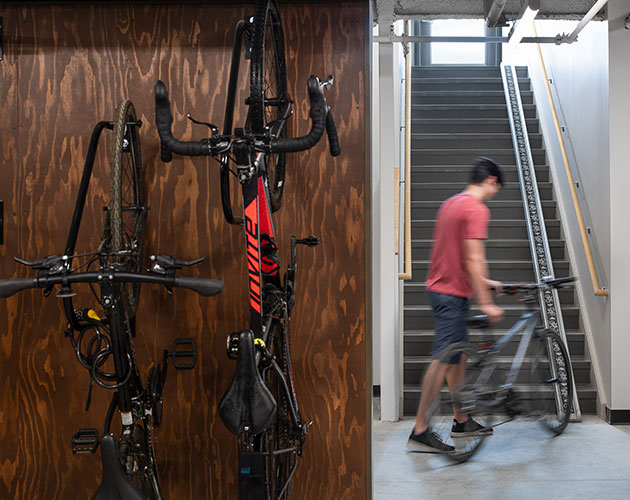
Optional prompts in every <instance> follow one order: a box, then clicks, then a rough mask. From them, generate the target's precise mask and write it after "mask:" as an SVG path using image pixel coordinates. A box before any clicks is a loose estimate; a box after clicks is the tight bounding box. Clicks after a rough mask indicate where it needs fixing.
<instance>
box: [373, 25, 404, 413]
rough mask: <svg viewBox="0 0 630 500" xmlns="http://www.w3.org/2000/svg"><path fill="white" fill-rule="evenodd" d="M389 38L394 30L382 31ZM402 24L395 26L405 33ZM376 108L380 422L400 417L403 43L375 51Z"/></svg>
mask: <svg viewBox="0 0 630 500" xmlns="http://www.w3.org/2000/svg"><path fill="white" fill-rule="evenodd" d="M378 30H379V32H378V34H379V35H388V34H389V26H379V27H378ZM401 32H402V23H401V22H398V23H396V33H397V34H401ZM373 53H374V58H373V75H374V78H373V82H374V83H373V86H372V107H373V108H372V109H373V114H372V116H373V117H374V120H373V129H372V145H373V146H372V155H373V156H372V158H373V161H372V179H373V182H372V200H373V204H372V228H373V236H374V239H373V241H372V266H373V288H372V301H373V302H372V303H373V307H372V311H373V315H372V332H373V383H374V384H375V385H380V387H381V419H382V420H385V421H393V420H398V418H399V415H400V394H401V385H400V384H401V381H400V367H401V358H400V345H401V344H400V342H401V340H400V339H401V335H400V325H399V314H398V310H399V284H398V258H397V256H396V254H395V232H394V220H395V219H394V192H395V189H396V186H395V181H394V169H395V168H397V167H400V100H401V92H400V80H401V77H402V76H403V74H404V73H402V65H401V61H402V49H401V45H400V44H399V43H393V44H392V43H379V44H375V46H374V52H373Z"/></svg>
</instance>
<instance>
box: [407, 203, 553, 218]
mask: <svg viewBox="0 0 630 500" xmlns="http://www.w3.org/2000/svg"><path fill="white" fill-rule="evenodd" d="M441 204H442V201H412V202H411V219H412V220H427V219H433V220H435V216H436V214H437V211H438V209H439V208H440V205H441ZM486 205H488V208H489V209H490V219H491V220H492V219H516V220H518V219H523V218H524V215H523V202H522V201H521V200H513V201H496V200H490V201H489V202H487V203H486ZM541 205H542V209H543V217H544V218H545V220H547V219H555V218H556V202H555V201H544V200H543V201H541Z"/></svg>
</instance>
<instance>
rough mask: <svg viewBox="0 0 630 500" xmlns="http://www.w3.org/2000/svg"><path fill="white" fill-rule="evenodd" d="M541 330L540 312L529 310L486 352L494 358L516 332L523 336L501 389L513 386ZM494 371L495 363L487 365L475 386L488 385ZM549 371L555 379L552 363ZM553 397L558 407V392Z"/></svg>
mask: <svg viewBox="0 0 630 500" xmlns="http://www.w3.org/2000/svg"><path fill="white" fill-rule="evenodd" d="M541 329H542V326H541V323H540V310H538V309H535V308H530V310H529V311H528V312H525V313H523V315H522V316H521V317H520V318H519V319H518V321H517V322H516V323H515V324H514V326H512V328H510V330H508V332H507V333H506V334H505V335H503V336H502V337H501V338H500V339H499V340H498V341H497V342H496V343H495V344H494V345H493V347H492V348H491V350H490V351H489V352H488V354H487V355H488V356H491V357H494V356H496V355H498V354H499V353H500V352H501V351H502V350H503V349H504V347H505V346H506V345H507V344H508V343H509V342H510V340H511V339H512V338H513V337H514V335H516V334H517V333H518V332H520V331H522V332H523V336H522V337H521V340H520V341H519V344H518V348H517V350H516V354H515V355H514V359H513V360H512V364H511V366H510V371H509V372H508V375H507V377H506V379H505V382H504V383H503V384H501V385H500V386H498V387H500V388H501V389H506V388H511V387H513V386H514V383H515V382H516V378H517V377H518V373H519V371H520V370H521V367H522V365H523V361H524V359H525V354H526V353H527V348H528V347H529V344H530V342H531V340H532V338H533V337H534V336H535V335H536V333H537V332H538V331H540V330H541ZM547 348H548V349H549V343H548V341H547ZM495 369H496V364H495V363H492V362H491V363H488V364H487V365H486V366H485V367H484V369H483V370H482V372H481V374H480V375H479V378H478V379H477V380H476V381H475V385H479V386H483V385H485V384H487V383H488V381H489V380H490V378H491V376H492V374H493V373H494V370H495ZM550 369H551V371H552V375H553V377H557V376H558V374H557V373H556V367H555V364H554V363H551V364H550ZM554 397H555V399H556V405H557V406H560V404H561V399H560V394H558V391H557V390H556V391H555V394H554Z"/></svg>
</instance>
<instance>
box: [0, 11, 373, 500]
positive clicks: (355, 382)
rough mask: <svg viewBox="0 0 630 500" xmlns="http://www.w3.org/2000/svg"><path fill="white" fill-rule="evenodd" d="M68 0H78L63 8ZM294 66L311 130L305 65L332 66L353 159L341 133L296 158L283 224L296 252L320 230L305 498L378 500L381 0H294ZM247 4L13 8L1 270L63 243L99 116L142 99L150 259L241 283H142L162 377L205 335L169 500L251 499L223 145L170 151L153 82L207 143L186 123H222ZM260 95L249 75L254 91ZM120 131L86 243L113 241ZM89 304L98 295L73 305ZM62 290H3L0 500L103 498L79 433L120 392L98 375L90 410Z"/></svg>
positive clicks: (103, 169)
mask: <svg viewBox="0 0 630 500" xmlns="http://www.w3.org/2000/svg"><path fill="white" fill-rule="evenodd" d="M66 3H67V2H66ZM280 5H281V7H280V10H281V15H282V17H283V20H284V23H285V42H286V47H287V66H288V80H289V87H290V93H291V96H293V98H294V99H295V116H294V117H293V118H292V126H291V129H290V131H291V133H293V134H304V133H306V131H307V129H308V121H307V120H308V116H307V113H308V105H307V98H306V86H305V82H306V78H307V77H308V75H309V74H316V75H319V76H327V75H328V74H329V73H333V74H334V75H335V78H336V82H335V85H334V86H333V87H332V89H331V91H330V92H328V102H329V103H330V105H331V106H332V108H333V109H334V112H335V115H336V119H337V123H338V127H339V136H340V139H341V142H342V147H343V154H342V156H340V157H339V158H336V159H332V158H331V157H330V156H329V154H328V152H327V147H326V144H325V143H321V144H320V145H318V146H317V147H316V148H314V149H313V150H311V151H309V152H307V153H304V154H299V155H293V156H292V157H291V159H290V161H289V169H288V178H287V187H286V190H285V202H284V206H283V208H282V210H281V211H280V212H279V213H278V214H277V215H278V216H277V218H276V221H275V224H276V229H277V232H278V238H279V246H280V249H281V252H284V253H283V259H282V267H285V266H286V263H287V261H286V255H287V253H288V252H287V250H288V242H289V238H290V236H291V234H296V235H297V236H305V235H307V234H316V235H318V236H320V237H321V239H322V244H321V245H320V246H319V247H317V248H316V249H300V250H299V252H298V257H299V264H300V267H299V272H298V287H299V290H300V293H302V294H303V295H302V296H301V297H300V298H299V299H298V304H297V306H296V308H295V309H294V314H293V317H294V324H293V327H294V328H293V331H292V348H293V355H294V369H295V376H296V386H297V392H298V396H299V400H300V402H301V405H302V412H303V414H304V417H305V419H306V420H308V421H312V422H313V424H312V426H311V427H310V428H309V436H308V440H307V443H306V447H305V451H304V457H303V459H302V462H301V465H300V466H299V468H298V470H297V473H296V476H295V481H294V484H295V485H294V494H295V498H301V499H322V498H325V499H339V498H348V499H363V498H366V497H367V496H368V495H369V484H370V477H369V474H370V465H369V462H370V455H369V443H368V440H369V436H370V430H369V429H370V421H369V413H368V411H367V406H368V404H367V398H368V389H369V385H370V382H369V379H368V377H369V375H368V374H369V370H368V367H367V362H366V359H367V353H368V352H369V351H370V349H369V346H368V342H369V339H368V325H367V314H368V310H367V305H366V297H367V296H368V293H367V292H366V290H367V287H368V279H367V276H366V244H365V239H366V231H367V230H368V229H367V228H368V227H369V213H368V212H366V208H365V207H366V197H367V196H368V193H369V184H368V182H369V181H368V178H367V177H366V171H367V169H366V153H365V152H366V150H367V149H368V147H369V146H368V144H367V140H366V127H367V126H368V124H367V117H366V104H365V103H366V97H367V96H366V94H365V89H366V78H368V74H367V73H366V64H367V62H366V61H367V60H368V57H367V54H366V46H367V44H366V38H365V37H366V33H367V31H366V29H367V23H366V19H367V15H368V13H367V8H368V7H367V5H366V2H347V3H342V2H339V3H320V4H315V3H313V4H309V3H302V2H301V3H299V4H298V5H291V4H290V3H289V2H280ZM252 10H253V9H252V7H251V6H250V5H248V4H241V3H239V4H233V5H199V4H196V5H190V4H188V5H160V4H156V3H153V4H146V5H144V4H142V3H139V2H134V3H132V4H126V5H121V4H119V3H116V4H115V5H110V6H104V5H94V6H92V5H90V4H87V3H77V4H76V5H56V6H55V5H45V4H40V5H38V6H18V5H15V4H8V5H7V4H6V3H5V4H4V6H3V7H2V10H1V11H0V13H1V15H2V16H3V18H4V33H3V38H4V40H3V44H4V59H3V60H2V61H0V117H1V119H0V162H1V163H0V199H1V200H4V204H5V234H4V236H5V244H4V245H2V246H0V277H9V276H28V275H29V273H30V272H29V270H27V269H23V268H21V267H20V266H17V265H16V264H15V263H14V262H13V261H12V257H13V256H14V255H17V256H20V257H22V258H26V259H35V258H38V257H42V256H45V255H49V254H59V253H61V252H63V248H64V246H65V240H66V236H67V231H68V228H69V223H70V218H71V215H72V210H73V205H74V198H75V196H76V193H77V189H78V185H79V180H80V176H81V173H82V166H83V161H84V158H85V154H86V152H87V146H88V142H89V136H90V132H91V130H92V127H93V126H94V125H95V124H96V123H97V122H98V121H99V120H103V119H111V118H112V116H113V110H114V108H115V106H116V104H117V103H118V102H119V101H120V100H121V99H123V98H130V99H131V100H132V101H133V103H134V104H135V106H136V110H137V112H138V116H139V118H141V119H142V121H143V123H144V125H143V126H142V128H141V144H142V156H143V164H144V167H145V180H146V184H147V197H148V204H149V205H150V208H151V210H150V213H149V217H148V223H147V228H146V233H145V234H146V240H145V241H146V245H145V251H146V252H147V253H164V254H170V255H174V256H177V257H179V258H183V259H192V258H196V257H199V256H207V257H208V258H207V259H206V261H205V262H204V263H203V264H202V265H200V266H199V268H198V269H196V270H189V271H186V272H188V273H190V274H191V275H200V276H210V277H214V278H217V279H221V280H223V281H224V282H225V292H224V293H223V294H222V295H220V296H218V297H214V298H210V299H208V298H200V297H198V296H197V295H195V294H194V293H192V292H187V291H182V290H176V292H175V296H174V297H169V296H168V295H167V294H166V293H165V291H164V290H163V289H160V288H158V287H153V288H152V287H150V286H147V287H144V288H143V290H142V294H141V304H140V309H139V313H138V325H139V335H138V338H137V340H136V349H137V351H138V356H139V358H140V362H141V363H143V364H144V366H145V367H146V368H145V371H144V372H143V376H146V374H147V372H148V368H149V366H150V363H151V362H152V361H153V360H157V359H159V356H160V353H161V352H162V349H165V348H169V347H170V345H171V344H172V341H173V339H174V338H176V337H180V336H191V337H194V338H195V339H196V341H197V345H198V348H199V349H200V359H199V361H198V365H197V367H196V369H195V370H194V371H193V372H175V371H174V370H171V371H170V373H169V378H168V380H167V383H166V388H165V394H164V401H165V404H164V418H163V424H162V426H161V428H160V429H159V430H158V435H157V450H158V461H159V472H160V474H161V480H162V484H163V488H164V491H165V496H166V498H170V499H200V498H212V499H235V498H236V477H235V470H236V440H235V437H234V436H233V435H231V434H230V433H229V432H228V431H227V430H226V429H225V428H224V426H223V424H222V423H221V421H220V419H219V417H218V414H217V404H218V401H219V400H220V398H221V396H222V394H223V392H224V390H225V389H226V387H227V386H228V384H229V382H230V380H231V375H232V373H233V367H234V365H233V364H232V363H233V362H232V361H229V360H227V359H226V355H225V338H226V335H227V334H228V333H229V332H232V331H237V330H240V329H243V328H246V327H247V324H248V312H247V302H246V301H247V288H246V285H247V282H246V272H245V265H246V264H245V259H244V257H243V235H242V232H241V229H240V228H238V227H235V226H229V225H227V223H225V221H224V219H223V215H222V212H221V208H220V191H219V175H218V168H217V164H216V163H215V162H213V161H212V160H209V159H200V158H197V159H190V158H177V159H175V160H174V161H173V162H172V163H170V164H168V165H165V164H163V163H161V162H160V161H159V150H158V138H157V132H156V129H155V125H154V104H153V85H154V84H155V81H156V80H157V79H158V78H159V79H162V80H163V81H164V82H165V83H166V84H167V86H168V88H169V91H170V95H171V100H172V103H173V114H174V118H175V125H174V131H175V134H176V135H183V136H184V137H186V138H202V137H204V134H205V131H204V129H203V128H200V127H194V128H193V127H192V126H191V125H190V123H189V122H187V121H186V120H185V113H186V112H191V113H193V115H194V116H195V117H196V118H197V119H201V120H209V121H212V122H213V123H217V124H219V125H221V124H222V121H223V106H224V101H225V90H226V86H227V78H228V68H229V62H230V53H231V45H232V41H233V37H234V26H235V24H236V22H237V20H239V19H242V18H244V17H245V16H246V15H249V14H251V11H252ZM244 96H245V87H244V86H243V87H242V92H241V95H240V100H241V101H242V100H243V99H244ZM109 136H110V132H108V131H105V132H104V136H103V139H102V141H101V146H100V148H99V152H98V155H97V160H96V164H95V169H94V178H93V182H92V185H91V189H90V194H89V196H88V207H87V209H86V213H85V216H84V224H83V226H82V229H81V234H80V238H79V245H78V246H77V251H89V250H91V249H94V248H95V245H96V244H98V239H99V238H98V236H99V234H100V231H101V227H102V223H103V222H102V220H103V214H102V207H103V206H104V205H106V204H107V198H108V194H107V192H108V184H107V179H108V167H107V155H108V152H107V149H108V147H109V144H110V142H109V140H110V138H109ZM76 302H77V304H76V305H77V306H78V307H86V306H87V305H90V304H91V302H90V300H89V294H85V293H84V294H82V295H81V296H80V297H79V298H78V299H77V301H76ZM63 325H64V316H63V314H62V308H61V303H60V301H59V300H58V299H55V298H54V297H52V296H51V297H49V298H47V299H46V298H44V297H43V296H42V294H41V291H29V292H25V293H22V294H21V295H19V296H17V297H14V298H11V299H9V300H3V301H2V302H1V303H0V498H2V499H29V500H30V499H68V498H73V499H74V498H88V497H89V496H90V494H91V493H93V492H94V490H95V489H96V486H97V484H98V477H99V474H100V461H99V457H98V456H96V455H95V456H90V457H76V456H73V455H72V453H71V449H70V439H71V437H72V434H73V433H74V431H75V429H76V428H78V427H97V428H99V429H101V428H102V423H103V415H104V412H105V409H106V406H107V402H108V400H109V397H110V394H109V393H108V392H107V391H105V390H103V389H95V390H94V395H93V402H92V407H91V409H90V410H89V412H85V411H84V406H85V398H86V395H87V390H88V374H87V372H85V371H84V370H83V369H82V368H80V366H79V363H78V362H77V360H76V357H75V355H74V353H73V351H72V349H71V346H70V344H69V343H68V342H67V340H66V339H65V338H64V335H63Z"/></svg>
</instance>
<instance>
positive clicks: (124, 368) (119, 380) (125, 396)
mask: <svg viewBox="0 0 630 500" xmlns="http://www.w3.org/2000/svg"><path fill="white" fill-rule="evenodd" d="M129 125H130V126H140V125H141V122H136V123H129ZM105 128H109V129H112V128H113V124H112V122H108V121H101V122H99V123H97V125H96V126H95V127H94V130H93V131H92V136H91V138H90V145H89V147H88V153H87V156H86V159H85V164H84V166H83V175H82V176H81V183H80V185H79V193H78V195H77V200H76V203H75V207H74V213H73V215H72V222H71V224H70V231H69V233H68V239H67V241H66V248H65V251H64V255H67V256H68V259H67V260H66V263H67V264H66V266H67V269H70V266H71V263H72V257H71V256H72V255H73V254H74V250H75V247H76V242H77V237H78V234H79V228H80V227H81V219H82V217H83V210H84V208H85V203H86V199H87V193H88V189H89V185H90V180H91V178H92V171H93V166H94V159H95V156H96V149H97V147H98V142H99V139H100V136H101V132H102V131H103V129H105ZM130 143H131V141H130ZM136 208H137V209H141V210H146V207H136ZM99 286H100V290H101V302H102V306H103V308H104V310H105V312H106V314H107V318H108V320H109V321H108V322H109V330H110V335H111V340H112V355H113V357H114V368H115V375H116V384H117V385H119V387H118V389H117V392H118V395H117V398H116V402H117V405H118V408H119V410H120V412H121V414H122V415H123V422H125V421H127V422H128V421H130V420H131V421H133V418H132V416H131V411H132V398H133V397H135V396H137V392H138V389H137V388H138V387H140V374H139V373H138V368H137V365H136V364H135V363H133V362H130V359H129V358H130V356H133V353H129V352H128V348H127V340H126V338H127V335H128V334H129V335H132V336H133V335H135V332H133V331H131V332H127V331H126V330H127V328H133V326H132V325H125V320H124V312H123V307H124V305H123V301H122V300H121V299H120V284H117V283H112V282H107V281H103V282H101V283H99ZM63 305H64V312H65V314H66V317H67V319H68V325H69V328H72V330H74V331H80V330H82V329H83V327H84V325H81V324H80V323H79V321H78V320H77V318H76V316H75V314H74V307H73V303H72V298H71V297H64V298H63ZM129 370H132V373H129ZM111 418H112V415H108V416H107V418H106V421H105V430H106V432H108V431H109V428H110V424H111Z"/></svg>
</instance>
